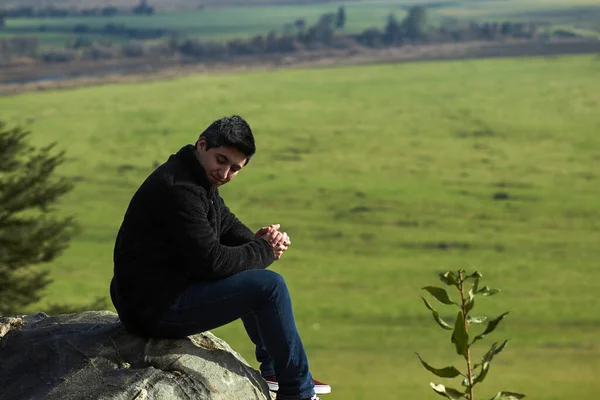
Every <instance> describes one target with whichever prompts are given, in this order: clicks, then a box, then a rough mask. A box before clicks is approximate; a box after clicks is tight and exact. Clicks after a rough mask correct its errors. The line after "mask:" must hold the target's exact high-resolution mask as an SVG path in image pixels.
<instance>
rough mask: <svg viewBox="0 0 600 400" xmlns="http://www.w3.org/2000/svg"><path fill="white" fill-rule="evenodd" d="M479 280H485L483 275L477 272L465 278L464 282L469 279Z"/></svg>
mask: <svg viewBox="0 0 600 400" xmlns="http://www.w3.org/2000/svg"><path fill="white" fill-rule="evenodd" d="M479 278H483V275H481V273H480V272H479V271H475V272H473V273H472V274H470V275H467V276H465V278H464V279H463V280H464V281H466V280H467V279H479Z"/></svg>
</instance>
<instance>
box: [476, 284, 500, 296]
mask: <svg viewBox="0 0 600 400" xmlns="http://www.w3.org/2000/svg"><path fill="white" fill-rule="evenodd" d="M498 292H500V290H498V289H490V288H489V287H488V286H484V287H482V288H481V289H479V290H478V291H477V292H475V293H477V294H480V295H482V296H492V295H495V294H496V293H498Z"/></svg>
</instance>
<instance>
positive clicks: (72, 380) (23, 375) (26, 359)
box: [0, 311, 271, 400]
mask: <svg viewBox="0 0 600 400" xmlns="http://www.w3.org/2000/svg"><path fill="white" fill-rule="evenodd" d="M0 399H2V400H13V399H14V400H17V399H18V400H29V399H46V400H75V399H85V400H89V399H98V400H109V399H110V400H125V399H127V400H179V399H182V400H183V399H186V400H189V399H198V400H200V399H206V400H238V399H239V400H252V399H260V400H266V399H271V394H270V393H269V390H268V387H267V384H266V382H265V381H264V380H263V379H262V377H261V376H260V374H259V373H258V371H256V370H254V369H253V368H251V367H250V366H249V365H248V363H247V362H246V361H245V360H244V359H243V358H242V357H241V356H240V355H239V354H238V353H236V352H235V351H233V350H232V349H231V347H230V346H229V345H228V344H227V343H225V342H224V341H223V340H221V339H219V338H218V337H216V336H215V335H213V334H212V333H210V332H205V333H201V334H198V335H193V336H189V337H187V338H185V339H177V340H171V339H160V340H157V339H147V338H142V337H137V336H134V335H131V334H129V333H127V332H126V331H125V329H124V328H123V326H122V325H121V323H120V322H119V320H118V316H117V315H116V314H115V313H112V312H108V311H94V312H84V313H77V314H66V315H58V316H53V317H49V316H47V315H45V314H43V313H41V314H36V315H33V316H21V317H4V318H0Z"/></svg>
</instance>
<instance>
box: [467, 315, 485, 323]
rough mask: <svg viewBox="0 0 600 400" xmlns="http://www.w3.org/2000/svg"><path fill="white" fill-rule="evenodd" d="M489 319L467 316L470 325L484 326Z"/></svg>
mask: <svg viewBox="0 0 600 400" xmlns="http://www.w3.org/2000/svg"><path fill="white" fill-rule="evenodd" d="M487 319H488V318H487V317H484V316H477V317H471V316H470V315H467V322H468V323H469V324H483V323H484V322H485V321H487Z"/></svg>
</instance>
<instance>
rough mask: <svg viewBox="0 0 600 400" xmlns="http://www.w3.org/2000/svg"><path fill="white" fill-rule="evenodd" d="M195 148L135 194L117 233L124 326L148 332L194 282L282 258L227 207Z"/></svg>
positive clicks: (116, 281) (117, 289)
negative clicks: (275, 256) (257, 237)
mask: <svg viewBox="0 0 600 400" xmlns="http://www.w3.org/2000/svg"><path fill="white" fill-rule="evenodd" d="M195 152H196V149H195V147H194V146H193V145H187V146H184V147H183V148H181V150H179V151H178V152H177V153H176V154H174V155H171V156H170V157H169V159H168V160H167V162H165V163H164V164H163V165H161V166H160V167H158V168H157V169H156V170H155V171H154V172H153V173H152V174H151V175H150V176H149V177H148V178H147V179H146V180H145V181H144V182H143V183H142V185H141V186H140V187H139V189H138V190H137V192H136V193H135V194H134V196H133V198H132V199H131V202H130V204H129V207H128V209H127V211H126V213H125V217H124V219H123V222H122V224H121V227H120V229H119V232H118V234H117V239H116V242H115V247H114V276H113V279H112V281H111V285H110V293H111V299H112V301H113V304H114V306H115V308H116V309H117V312H118V313H119V316H120V318H121V321H122V322H123V323H124V324H125V325H126V326H127V327H129V328H131V329H132V330H138V331H142V332H143V331H147V329H148V327H149V326H151V325H152V323H153V322H154V321H156V319H157V318H159V317H160V315H161V314H162V313H163V312H164V311H165V310H166V309H167V308H168V307H169V305H170V304H171V303H172V301H173V300H174V299H175V298H176V297H177V296H178V295H179V294H180V293H181V292H182V291H183V290H184V289H185V288H186V287H188V286H189V285H190V284H191V283H193V282H196V281H203V280H216V279H222V278H225V277H228V276H231V275H234V274H236V273H238V272H241V271H244V270H248V269H262V268H266V267H268V266H269V265H270V264H271V263H272V262H273V260H274V256H273V251H272V250H271V248H270V246H269V244H268V243H267V241H265V240H263V239H256V238H255V237H254V234H253V233H252V231H250V229H248V228H247V227H246V226H245V225H244V224H242V223H241V222H240V221H239V220H238V219H237V218H236V217H235V215H234V214H233V213H231V211H229V208H228V207H227V206H226V205H225V203H224V202H223V199H222V198H221V196H219V192H218V190H217V188H216V186H214V185H212V184H211V183H210V182H209V181H208V179H207V177H206V173H205V171H204V169H203V168H202V165H201V164H200V161H199V160H198V158H197V156H196V153H195Z"/></svg>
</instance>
